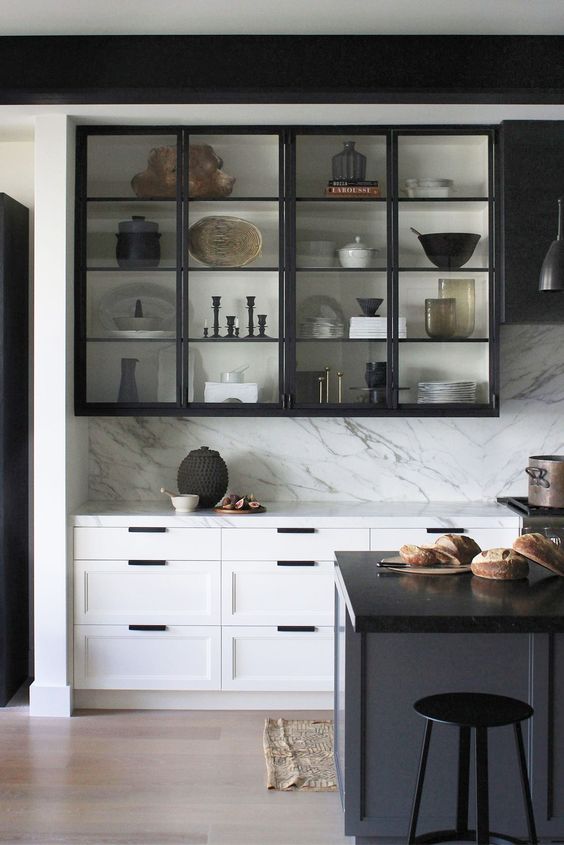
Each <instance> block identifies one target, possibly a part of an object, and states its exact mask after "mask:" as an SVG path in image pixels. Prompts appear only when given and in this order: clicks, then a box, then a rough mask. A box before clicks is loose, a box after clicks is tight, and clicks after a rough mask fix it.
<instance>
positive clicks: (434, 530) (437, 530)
mask: <svg viewBox="0 0 564 845" xmlns="http://www.w3.org/2000/svg"><path fill="white" fill-rule="evenodd" d="M426 531H427V534H466V528H444V527H443V528H427V529H426Z"/></svg>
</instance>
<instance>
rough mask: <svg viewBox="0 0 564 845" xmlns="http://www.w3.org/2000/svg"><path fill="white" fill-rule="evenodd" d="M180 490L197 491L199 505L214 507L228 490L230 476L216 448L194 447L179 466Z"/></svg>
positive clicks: (185, 491) (182, 491) (181, 491)
mask: <svg viewBox="0 0 564 845" xmlns="http://www.w3.org/2000/svg"><path fill="white" fill-rule="evenodd" d="M177 481H178V492H179V493H197V494H198V496H199V497H200V501H199V507H201V508H212V507H213V506H214V505H217V503H218V502H219V500H220V499H221V498H222V497H223V496H224V495H225V493H226V492H227V485H228V483H229V476H228V474H227V466H226V464H225V461H224V460H223V458H222V457H221V455H220V454H219V452H216V451H215V450H214V449H210V448H209V446H201V447H200V448H199V449H193V450H192V451H191V452H189V453H188V455H187V456H186V457H185V458H184V460H183V461H182V463H181V464H180V466H179V467H178V479H177Z"/></svg>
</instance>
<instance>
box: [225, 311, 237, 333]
mask: <svg viewBox="0 0 564 845" xmlns="http://www.w3.org/2000/svg"><path fill="white" fill-rule="evenodd" d="M225 319H226V320H227V337H235V314H233V316H229V317H228V316H227V315H225Z"/></svg>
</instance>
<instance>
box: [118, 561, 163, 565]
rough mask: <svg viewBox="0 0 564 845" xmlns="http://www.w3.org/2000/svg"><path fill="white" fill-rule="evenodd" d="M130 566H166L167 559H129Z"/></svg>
mask: <svg viewBox="0 0 564 845" xmlns="http://www.w3.org/2000/svg"><path fill="white" fill-rule="evenodd" d="M127 565H128V566H166V560H128V561H127Z"/></svg>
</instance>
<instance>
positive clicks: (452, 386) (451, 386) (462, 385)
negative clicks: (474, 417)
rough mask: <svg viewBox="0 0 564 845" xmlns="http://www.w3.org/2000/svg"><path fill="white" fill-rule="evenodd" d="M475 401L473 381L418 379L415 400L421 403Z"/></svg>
mask: <svg viewBox="0 0 564 845" xmlns="http://www.w3.org/2000/svg"><path fill="white" fill-rule="evenodd" d="M475 401H476V382H475V381H420V382H419V384H418V385H417V402H418V403H419V404H421V405H427V404H432V403H440V404H443V403H445V404H446V403H449V404H451V403H454V402H460V403H464V404H472V403H474V402H475Z"/></svg>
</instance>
